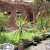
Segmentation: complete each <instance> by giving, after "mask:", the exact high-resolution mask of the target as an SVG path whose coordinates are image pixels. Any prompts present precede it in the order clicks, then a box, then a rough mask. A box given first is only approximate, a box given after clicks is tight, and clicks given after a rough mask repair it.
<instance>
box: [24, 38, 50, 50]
mask: <svg viewBox="0 0 50 50" xmlns="http://www.w3.org/2000/svg"><path fill="white" fill-rule="evenodd" d="M49 42H50V38H48V39H47V40H44V41H42V42H41V43H40V44H38V45H37V46H30V47H28V48H26V49H24V50H46V45H45V44H46V43H49Z"/></svg>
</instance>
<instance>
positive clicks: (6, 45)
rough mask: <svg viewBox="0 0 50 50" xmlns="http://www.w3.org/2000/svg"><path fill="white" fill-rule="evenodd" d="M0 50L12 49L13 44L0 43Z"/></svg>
mask: <svg viewBox="0 0 50 50" xmlns="http://www.w3.org/2000/svg"><path fill="white" fill-rule="evenodd" d="M0 46H2V50H14V45H13V44H10V43H4V44H1V45H0Z"/></svg>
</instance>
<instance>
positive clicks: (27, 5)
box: [0, 0, 48, 27]
mask: <svg viewBox="0 0 50 50" xmlns="http://www.w3.org/2000/svg"><path fill="white" fill-rule="evenodd" d="M32 2H33V1H32V0H1V1H0V11H3V12H5V13H6V15H7V17H8V27H15V26H16V20H15V18H18V17H19V16H21V17H22V18H23V19H25V18H26V17H27V19H26V20H27V21H28V22H32V23H33V24H34V23H35V22H36V17H37V15H39V16H40V15H41V13H42V11H44V10H45V11H44V13H43V14H44V16H48V11H46V10H47V7H46V8H44V7H42V8H41V7H39V6H34V5H32ZM18 15H19V16H18Z"/></svg>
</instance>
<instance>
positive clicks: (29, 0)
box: [23, 0, 32, 2]
mask: <svg viewBox="0 0 50 50" xmlns="http://www.w3.org/2000/svg"><path fill="white" fill-rule="evenodd" d="M23 2H32V0H23Z"/></svg>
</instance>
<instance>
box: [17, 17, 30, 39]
mask: <svg viewBox="0 0 50 50" xmlns="http://www.w3.org/2000/svg"><path fill="white" fill-rule="evenodd" d="M16 21H17V26H18V33H19V40H21V35H22V33H23V32H25V31H28V28H29V27H30V26H31V24H30V23H29V22H27V21H25V20H23V19H22V18H21V17H19V18H18V19H17V20H16Z"/></svg>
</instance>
